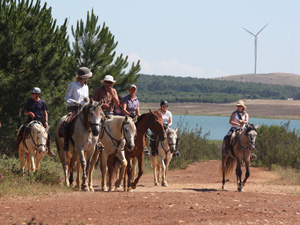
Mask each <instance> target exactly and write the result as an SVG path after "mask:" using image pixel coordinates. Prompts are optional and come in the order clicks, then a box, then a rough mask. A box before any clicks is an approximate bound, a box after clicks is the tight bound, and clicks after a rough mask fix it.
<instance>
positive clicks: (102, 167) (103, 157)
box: [101, 151, 108, 191]
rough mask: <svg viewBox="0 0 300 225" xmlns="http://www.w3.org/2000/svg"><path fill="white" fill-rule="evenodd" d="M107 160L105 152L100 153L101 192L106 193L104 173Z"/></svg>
mask: <svg viewBox="0 0 300 225" xmlns="http://www.w3.org/2000/svg"><path fill="white" fill-rule="evenodd" d="M107 158H108V156H107V155H106V154H105V151H102V156H101V172H102V182H101V183H102V190H103V191H108V189H107V185H106V172H107Z"/></svg>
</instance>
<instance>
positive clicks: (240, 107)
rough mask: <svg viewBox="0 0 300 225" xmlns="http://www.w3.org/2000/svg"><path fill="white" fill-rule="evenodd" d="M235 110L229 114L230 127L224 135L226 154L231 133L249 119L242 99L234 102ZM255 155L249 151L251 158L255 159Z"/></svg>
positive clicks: (243, 125) (240, 127)
mask: <svg viewBox="0 0 300 225" xmlns="http://www.w3.org/2000/svg"><path fill="white" fill-rule="evenodd" d="M235 106H236V108H237V109H236V110H235V111H234V112H233V113H232V114H231V116H230V119H229V123H230V124H231V128H230V130H229V131H228V133H227V135H226V136H225V137H224V142H225V153H226V154H228V150H229V147H230V138H231V135H232V134H233V133H234V132H235V131H236V130H237V129H243V128H244V127H245V125H246V124H248V121H249V114H248V113H247V112H246V109H247V107H246V106H245V103H244V102H243V101H242V100H239V101H238V102H237V103H236V104H235ZM256 158H257V156H256V155H255V153H254V152H252V153H251V160H255V159H256Z"/></svg>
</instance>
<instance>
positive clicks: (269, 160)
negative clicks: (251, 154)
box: [255, 123, 300, 169]
mask: <svg viewBox="0 0 300 225" xmlns="http://www.w3.org/2000/svg"><path fill="white" fill-rule="evenodd" d="M255 151H256V153H257V156H258V162H256V165H262V166H265V167H267V168H269V169H272V167H274V164H275V165H279V166H281V167H283V168H288V167H291V168H296V169H300V137H299V132H298V131H295V130H292V131H290V130H289V123H287V124H284V125H283V126H269V127H268V126H266V125H263V126H261V127H260V128H259V129H258V134H257V140H256V150H255Z"/></svg>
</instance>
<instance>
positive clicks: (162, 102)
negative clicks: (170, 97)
mask: <svg viewBox="0 0 300 225" xmlns="http://www.w3.org/2000/svg"><path fill="white" fill-rule="evenodd" d="M163 105H166V106H169V103H168V102H167V101H165V100H163V101H161V102H160V106H163Z"/></svg>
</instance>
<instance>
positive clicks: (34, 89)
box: [31, 87, 42, 94]
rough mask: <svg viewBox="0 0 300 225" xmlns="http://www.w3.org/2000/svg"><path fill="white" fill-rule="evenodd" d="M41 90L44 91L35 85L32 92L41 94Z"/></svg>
mask: <svg viewBox="0 0 300 225" xmlns="http://www.w3.org/2000/svg"><path fill="white" fill-rule="evenodd" d="M41 92H42V91H41V89H40V88H38V87H34V88H32V90H31V93H35V94H41Z"/></svg>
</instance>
